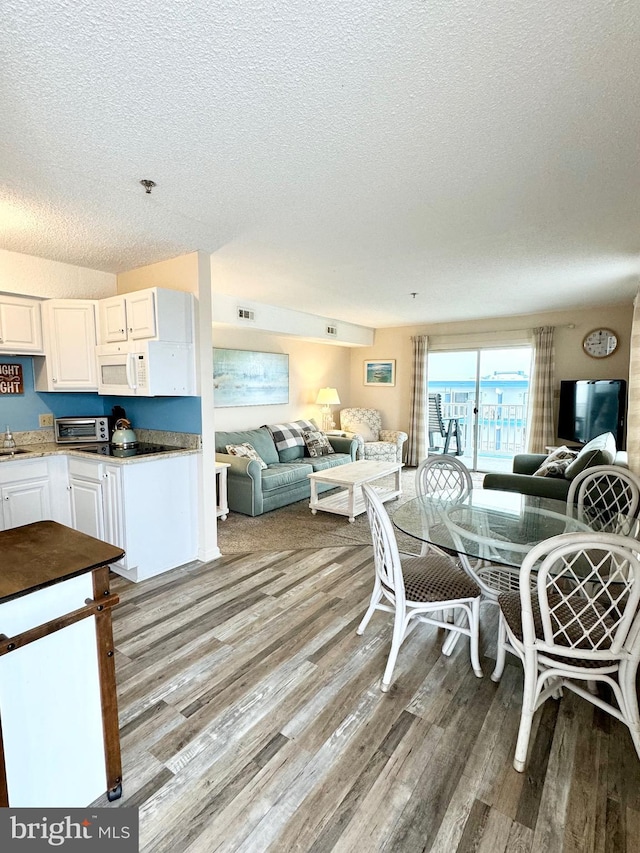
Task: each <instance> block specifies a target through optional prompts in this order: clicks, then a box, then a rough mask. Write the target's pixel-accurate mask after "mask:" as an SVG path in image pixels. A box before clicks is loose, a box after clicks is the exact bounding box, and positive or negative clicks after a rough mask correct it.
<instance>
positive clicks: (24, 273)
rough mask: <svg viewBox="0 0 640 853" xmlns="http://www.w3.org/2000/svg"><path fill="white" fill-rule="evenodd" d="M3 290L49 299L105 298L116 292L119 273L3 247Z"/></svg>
mask: <svg viewBox="0 0 640 853" xmlns="http://www.w3.org/2000/svg"><path fill="white" fill-rule="evenodd" d="M0 291H6V292H9V293H22V294H25V295H26V296H43V297H46V298H48V299H104V298H105V297H107V296H113V295H114V293H115V292H116V276H115V275H113V274H112V273H108V272H101V271H100V270H92V269H89V268H88V267H77V266H74V265H73V264H63V263H60V262H59V261H49V260H46V259H45V258H36V257H34V256H33V255H22V254H20V253H19V252H7V251H6V250H5V249H0Z"/></svg>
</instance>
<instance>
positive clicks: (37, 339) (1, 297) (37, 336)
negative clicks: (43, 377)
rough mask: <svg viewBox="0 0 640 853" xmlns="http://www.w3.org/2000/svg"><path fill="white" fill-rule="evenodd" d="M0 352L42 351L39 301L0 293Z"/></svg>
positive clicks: (16, 353) (29, 352)
mask: <svg viewBox="0 0 640 853" xmlns="http://www.w3.org/2000/svg"><path fill="white" fill-rule="evenodd" d="M0 352H6V353H12V354H15V355H21V354H22V353H26V354H32V353H40V352H42V319H41V315H40V301H39V300H38V299H29V298H28V297H26V296H8V295H6V294H0Z"/></svg>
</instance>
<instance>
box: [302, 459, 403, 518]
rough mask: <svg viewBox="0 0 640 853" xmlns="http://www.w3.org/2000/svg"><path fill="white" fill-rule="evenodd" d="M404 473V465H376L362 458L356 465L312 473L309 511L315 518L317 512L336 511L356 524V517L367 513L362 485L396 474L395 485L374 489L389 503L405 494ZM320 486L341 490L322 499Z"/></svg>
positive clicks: (378, 463) (376, 463)
mask: <svg viewBox="0 0 640 853" xmlns="http://www.w3.org/2000/svg"><path fill="white" fill-rule="evenodd" d="M401 470H402V462H374V461H372V460H369V459H359V460H358V461H356V462H348V463H347V464H346V465H338V466H336V467H335V468H326V469H325V470H324V471H314V472H313V474H309V481H310V483H311V500H310V502H309V508H310V509H311V512H312V514H313V515H315V514H316V513H317V512H318V511H320V512H333V513H336V514H337V515H346V516H347V517H348V519H349V521H350V522H354V521H355V518H356V515H361V514H362V513H363V512H365V511H366V507H365V504H364V497H363V495H362V488H361V486H362V485H363V483H372V482H374V481H375V480H380V479H381V478H382V477H388V476H389V475H391V474H393V475H394V484H393V486H379V487H377V488H376V487H375V486H374V488H376V491H377V493H378V497H379V498H380V500H381V501H383V502H384V501H390V500H392V498H397V497H399V496H400V495H401V494H402V486H401V484H400V471H401ZM318 483H325V484H327V485H331V486H335V488H336V489H339V490H340V491H331V492H330V493H329V494H327V495H324V496H323V497H318Z"/></svg>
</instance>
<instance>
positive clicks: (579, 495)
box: [567, 465, 640, 536]
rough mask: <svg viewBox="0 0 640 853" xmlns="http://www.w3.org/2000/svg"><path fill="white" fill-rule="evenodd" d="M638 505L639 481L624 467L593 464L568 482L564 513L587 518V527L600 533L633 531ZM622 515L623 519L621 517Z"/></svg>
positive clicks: (629, 533)
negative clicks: (633, 519) (633, 521)
mask: <svg viewBox="0 0 640 853" xmlns="http://www.w3.org/2000/svg"><path fill="white" fill-rule="evenodd" d="M638 507H640V480H639V479H638V478H637V477H636V475H635V474H632V473H631V471H628V470H627V469H626V468H620V467H619V466H614V465H597V466H595V467H594V468H587V469H586V470H585V471H583V472H582V473H581V474H578V476H577V477H576V478H575V479H574V480H572V481H571V486H570V487H569V494H568V495H567V515H568V516H569V517H570V518H579V519H588V521H589V526H590V527H591V528H592V529H594V530H598V531H601V532H602V533H620V534H623V535H625V536H629V535H633V534H634V529H633V528H634V527H635V525H632V526H630V525H629V522H628V520H627V519H628V518H635V516H636V515H637V513H638ZM625 516H626V518H625Z"/></svg>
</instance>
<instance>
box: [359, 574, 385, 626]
mask: <svg viewBox="0 0 640 853" xmlns="http://www.w3.org/2000/svg"><path fill="white" fill-rule="evenodd" d="M381 599H382V590H381V589H380V586H379V584H378V582H377V579H376V585H375V586H374V588H373V592H372V594H371V601H370V602H369V607H368V608H367V612H366V613H365V614H364V616H363V617H362V621H361V622H360V624H359V625H358V627H357V628H356V634H358V635H361V634H364V629H365V628H366V627H367V625H368V624H369V620H370V619H371V617H372V616H373V614H374V613H375V610H376V607H377V606H378V604H379V603H380V600H381Z"/></svg>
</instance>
